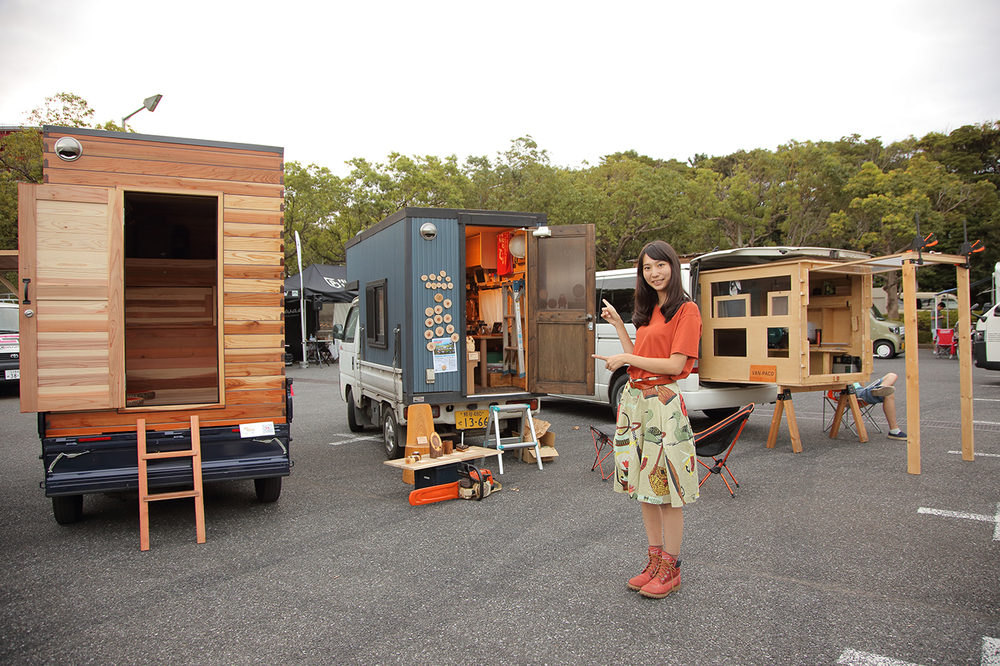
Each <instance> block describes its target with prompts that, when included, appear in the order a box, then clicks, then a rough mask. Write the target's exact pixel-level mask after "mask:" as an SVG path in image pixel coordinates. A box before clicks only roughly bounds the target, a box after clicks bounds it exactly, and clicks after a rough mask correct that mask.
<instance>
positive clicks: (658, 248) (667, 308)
mask: <svg viewBox="0 0 1000 666" xmlns="http://www.w3.org/2000/svg"><path fill="white" fill-rule="evenodd" d="M646 257H649V258H650V259H654V260H656V261H666V262H668V263H669V264H670V282H668V283H667V300H665V301H664V302H663V305H662V306H661V307H660V312H662V313H663V319H664V320H665V321H670V318H671V317H673V316H674V315H675V314H676V313H677V309H678V308H680V306H681V305H683V304H684V303H686V302H688V301H690V300H691V298H690V297H689V296H688V295H687V292H686V291H684V281H683V280H682V279H681V261H680V259H678V258H677V253H676V252H674V248H672V247H670V244H669V243H667V242H665V241H661V240H656V241H652V242H651V243H646V247H644V248H642V252H640V253H639V262H638V264H637V266H636V277H635V310H634V311H633V313H632V323H633V324H635V327H636V328H639V327H640V326H645V325H646V324H648V323H649V320H650V318H651V317H652V316H653V308H655V307H656V305H657V302H658V301H659V297H658V296H657V293H656V290H655V289H653V288H652V287H650V286H649V283H648V282H646V278H645V277H643V275H642V262H643V261H644V260H645V258H646Z"/></svg>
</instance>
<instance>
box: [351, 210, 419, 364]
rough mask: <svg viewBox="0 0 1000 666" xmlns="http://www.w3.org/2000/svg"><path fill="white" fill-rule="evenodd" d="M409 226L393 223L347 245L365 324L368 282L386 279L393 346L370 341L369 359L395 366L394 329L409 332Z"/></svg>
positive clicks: (367, 347)
mask: <svg viewBox="0 0 1000 666" xmlns="http://www.w3.org/2000/svg"><path fill="white" fill-rule="evenodd" d="M406 226H407V225H406V224H405V220H404V221H402V222H399V223H397V224H393V225H391V226H389V227H387V228H386V229H384V230H382V231H381V232H380V233H378V234H376V235H374V236H372V237H371V238H368V239H366V240H365V241H364V242H362V243H358V244H357V245H354V246H352V247H349V248H347V279H348V280H357V281H358V302H359V304H360V307H361V324H362V326H364V325H365V322H366V321H367V312H366V304H365V286H366V285H367V284H368V283H369V282H373V281H375V280H381V279H383V278H385V280H386V310H387V312H386V331H387V333H386V335H387V337H388V343H389V346H388V348H386V349H379V348H377V347H372V346H370V345H367V344H366V345H365V360H368V361H371V362H373V363H378V364H381V365H387V366H392V363H393V354H394V353H395V351H396V350H395V348H394V347H395V340H394V336H393V333H392V332H393V330H395V328H396V326H403V333H404V335H405V333H406V327H405V325H404V319H405V317H406V294H407V291H406V290H407V283H406V277H407V271H406V266H407V263H408V262H407V257H406V242H405V241H406V236H405V233H406ZM405 339H406V338H405V337H404V338H403V340H404V341H405ZM405 348H406V347H405V342H404V349H405ZM404 362H405V359H403V358H399V359H397V361H396V363H397V365H398V366H399V367H405V366H403V365H402V363H404Z"/></svg>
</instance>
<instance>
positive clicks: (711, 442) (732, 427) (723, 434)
mask: <svg viewBox="0 0 1000 666" xmlns="http://www.w3.org/2000/svg"><path fill="white" fill-rule="evenodd" d="M753 408H754V405H753V403H751V404H749V405H747V406H745V407H741V408H740V411H738V412H736V413H735V414H733V415H732V416H729V417H726V418H724V419H723V420H721V421H719V422H718V423H716V424H714V425H712V426H709V427H708V428H705V429H704V430H702V431H701V432H696V433H695V434H694V450H695V453H697V454H698V457H700V458H711V459H712V463H713V464H712V466H711V467H709V466H708V465H706V464H705V463H704V462H702V461H701V460H699V461H698V464H700V465H701V466H702V467H704V468H705V469H707V470H708V471H709V474H706V475H705V476H704V478H702V480H701V482H700V483H699V484H698V487H699V488H701V487H702V486H703V485H705V481H707V480H708V478H709V477H710V476H711V475H712V474H718V475H719V476H720V477H722V481H723V482H724V483H725V484H726V488H728V489H729V494H730V495H731V496H733V497H736V493H735V492H734V491H733V486H731V485H729V481H728V480H727V479H726V475H725V474H723V472H728V473H729V478H730V479H732V480H733V485H735V486H736V487H737V488H739V487H740V484H739V483H737V482H736V477H735V476H733V471H732V470H731V469H729V467H728V466H727V465H726V461H727V460H728V459H729V454H730V453H732V452H733V447H734V446H736V440H738V439H739V438H740V433H742V432H743V426H745V425H746V424H747V419H749V418H750V414H752V413H753ZM719 456H722V459H721V460H720V459H719Z"/></svg>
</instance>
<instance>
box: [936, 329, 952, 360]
mask: <svg viewBox="0 0 1000 666" xmlns="http://www.w3.org/2000/svg"><path fill="white" fill-rule="evenodd" d="M945 352H947V353H948V358H955V329H953V328H939V329H936V330H935V331H934V355H935V356H944V354H945Z"/></svg>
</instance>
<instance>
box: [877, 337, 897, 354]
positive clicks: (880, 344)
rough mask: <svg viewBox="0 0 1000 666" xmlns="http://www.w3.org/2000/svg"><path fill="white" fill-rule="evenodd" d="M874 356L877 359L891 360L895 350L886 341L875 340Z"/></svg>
mask: <svg viewBox="0 0 1000 666" xmlns="http://www.w3.org/2000/svg"><path fill="white" fill-rule="evenodd" d="M875 355H876V356H878V357H879V358H892V357H893V356H895V355H896V349H895V347H893V346H892V343H891V342H889V341H888V340H876V341H875Z"/></svg>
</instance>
